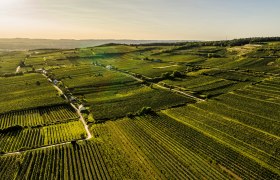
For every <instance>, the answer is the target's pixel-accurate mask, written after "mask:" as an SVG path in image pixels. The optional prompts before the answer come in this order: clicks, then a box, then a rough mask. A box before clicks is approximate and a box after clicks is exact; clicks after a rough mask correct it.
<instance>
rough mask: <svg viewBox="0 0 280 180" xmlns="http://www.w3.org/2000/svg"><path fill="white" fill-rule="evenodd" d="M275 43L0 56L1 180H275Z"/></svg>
mask: <svg viewBox="0 0 280 180" xmlns="http://www.w3.org/2000/svg"><path fill="white" fill-rule="evenodd" d="M278 40H279V39H277V38H251V39H240V40H231V41H214V42H208V41H205V42H184V43H172V44H165V43H156V44H140V45H125V44H108V45H102V46H96V47H88V48H86V47H85V48H76V49H37V50H26V51H3V52H0V85H1V86H0V177H1V178H0V179H5V180H6V179H7V180H10V179H73V180H74V179H198V180H199V179H213V180H216V179H221V180H224V179H256V180H267V179H269V180H274V179H275V180H276V179H280V111H279V109H280V74H279V73H280V69H279V67H280V61H279V59H280V42H279V41H278ZM18 66H20V68H19V69H18V72H16V69H17V67H18Z"/></svg>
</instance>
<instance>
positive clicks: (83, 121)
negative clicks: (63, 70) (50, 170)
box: [42, 74, 92, 139]
mask: <svg viewBox="0 0 280 180" xmlns="http://www.w3.org/2000/svg"><path fill="white" fill-rule="evenodd" d="M42 75H43V76H45V77H46V78H48V76H46V75H45V74H42ZM53 87H54V88H55V89H56V90H57V91H58V92H59V93H60V94H62V95H63V96H64V98H65V99H67V100H69V99H68V97H67V96H66V95H65V94H64V93H63V91H62V90H61V89H60V88H59V87H58V86H57V85H55V84H53ZM70 105H71V106H72V107H73V108H74V109H75V110H76V112H77V114H78V115H79V117H80V121H81V122H82V123H83V125H84V127H85V130H86V132H87V135H88V137H87V139H90V138H91V137H92V134H91V133H90V131H89V128H88V125H87V123H86V121H85V119H84V117H83V116H82V114H81V111H80V109H78V108H77V107H76V106H75V105H74V104H73V103H70Z"/></svg>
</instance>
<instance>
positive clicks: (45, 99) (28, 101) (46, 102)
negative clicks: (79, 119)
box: [0, 73, 65, 113]
mask: <svg viewBox="0 0 280 180" xmlns="http://www.w3.org/2000/svg"><path fill="white" fill-rule="evenodd" d="M11 82H13V83H11ZM0 84H1V87H0V91H1V94H0V107H1V109H0V113H5V112H10V111H15V110H23V109H24V110H25V109H30V108H35V107H43V106H51V105H56V104H64V103H65V101H64V100H63V99H62V98H61V97H59V96H58V94H57V92H56V90H55V89H54V88H53V87H52V86H51V85H50V84H49V83H48V81H46V78H45V77H44V76H42V75H40V74H33V73H32V74H26V75H23V76H15V77H8V78H1V77H0Z"/></svg>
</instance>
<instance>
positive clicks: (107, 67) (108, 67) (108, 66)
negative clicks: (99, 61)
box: [106, 65, 114, 70]
mask: <svg viewBox="0 0 280 180" xmlns="http://www.w3.org/2000/svg"><path fill="white" fill-rule="evenodd" d="M106 69H109V70H111V69H114V67H113V66H112V65H107V66H106Z"/></svg>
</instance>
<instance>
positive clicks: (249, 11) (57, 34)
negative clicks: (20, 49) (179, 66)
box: [0, 0, 280, 40]
mask: <svg viewBox="0 0 280 180" xmlns="http://www.w3.org/2000/svg"><path fill="white" fill-rule="evenodd" d="M1 1H2V2H1ZM1 1H0V23H1V28H0V37H2V38H5V37H6V38H12V37H28V38H53V39H60V38H63V39H66V38H71V39H153V40H156V39H162V40H168V39H169V40H218V39H226V38H227V39H233V38H241V37H254V36H279V35H280V23H279V20H280V11H279V7H280V1H279V0H1Z"/></svg>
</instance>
